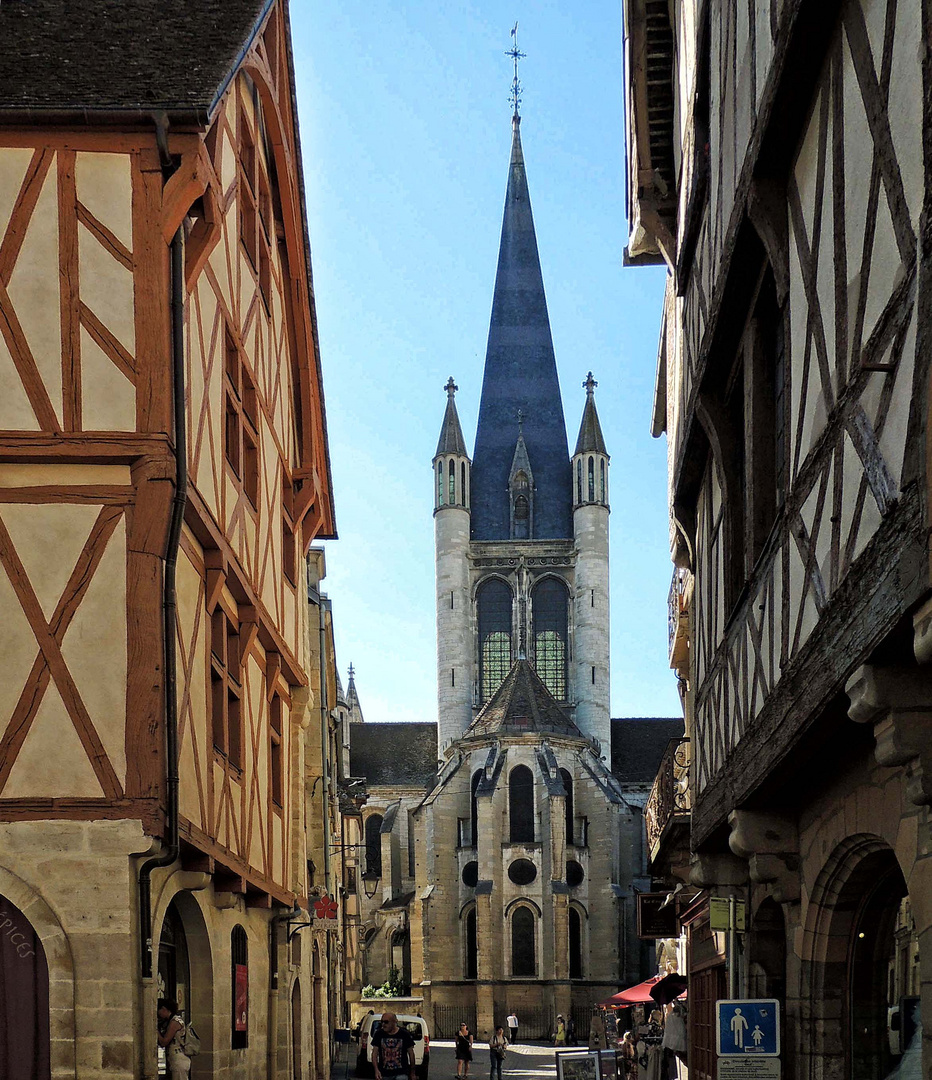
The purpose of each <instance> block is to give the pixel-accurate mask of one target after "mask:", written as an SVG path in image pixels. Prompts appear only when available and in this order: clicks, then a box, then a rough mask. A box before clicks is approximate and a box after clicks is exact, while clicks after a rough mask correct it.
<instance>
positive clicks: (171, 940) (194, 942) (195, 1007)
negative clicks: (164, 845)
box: [157, 890, 229, 1072]
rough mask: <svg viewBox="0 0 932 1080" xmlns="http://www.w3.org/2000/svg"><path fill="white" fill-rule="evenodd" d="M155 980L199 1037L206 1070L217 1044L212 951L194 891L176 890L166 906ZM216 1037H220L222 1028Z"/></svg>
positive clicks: (200, 1060) (201, 1064)
mask: <svg viewBox="0 0 932 1080" xmlns="http://www.w3.org/2000/svg"><path fill="white" fill-rule="evenodd" d="M157 982H158V996H159V997H162V996H165V997H171V998H174V999H175V1000H176V1001H177V1002H178V1005H179V1008H180V1009H181V1010H182V1012H183V1013H184V1016H185V1019H186V1020H189V1021H191V1022H192V1023H193V1024H194V1026H195V1027H196V1028H197V1033H198V1035H199V1036H200V1040H201V1051H200V1054H199V1055H198V1059H197V1060H198V1066H199V1068H200V1069H201V1070H202V1071H204V1072H208V1071H209V1069H210V1068H212V1063H213V1060H214V1056H213V1055H214V1050H215V1049H216V1047H217V1042H216V1038H215V1031H214V965H213V953H212V950H211V946H210V935H209V934H208V930H207V923H206V921H205V919H204V915H203V913H202V912H201V909H200V906H199V905H198V902H197V900H196V899H195V897H194V894H193V893H190V892H187V891H184V890H181V891H179V892H176V893H175V894H174V896H172V898H171V900H170V901H169V902H168V905H167V906H166V908H165V912H164V915H163V916H162V922H161V927H160V929H159V951H158V980H157ZM219 1036H220V1038H221V1039H222V1037H223V1033H222V1031H221V1032H220V1033H219ZM220 1045H221V1047H222V1042H221V1044H220ZM228 1045H229V1044H228ZM159 1057H160V1061H159V1067H160V1069H161V1068H163V1064H162V1061H161V1055H159Z"/></svg>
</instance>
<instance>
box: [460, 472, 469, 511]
mask: <svg viewBox="0 0 932 1080" xmlns="http://www.w3.org/2000/svg"><path fill="white" fill-rule="evenodd" d="M460 501H461V502H462V504H463V506H468V505H469V503H468V502H467V501H466V462H465V461H464V462H463V463H462V465H460Z"/></svg>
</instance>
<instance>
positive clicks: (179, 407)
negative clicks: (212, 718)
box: [139, 114, 188, 979]
mask: <svg viewBox="0 0 932 1080" xmlns="http://www.w3.org/2000/svg"><path fill="white" fill-rule="evenodd" d="M155 120H156V136H157V139H158V144H159V153H160V156H161V159H162V168H163V171H164V172H165V173H166V175H168V174H170V172H171V171H172V160H171V156H170V155H169V152H168V121H167V117H165V115H164V114H162V115H160V116H157V117H156V118H155ZM170 265H171V365H172V439H173V442H174V445H175V493H174V496H173V498H172V509H171V520H170V523H169V530H168V542H167V544H166V549H165V567H164V571H163V576H162V648H163V653H164V668H163V671H164V682H163V685H164V690H165V834H166V835H165V843H164V846H163V849H162V852H161V854H159V855H157V856H155V857H154V858H152V859H149V860H148V861H146V862H145V863H143V865H142V867H141V868H140V870H139V947H140V965H141V969H142V977H143V978H144V979H149V978H151V977H152V951H153V950H152V890H151V881H152V871H153V870H157V869H159V868H161V867H165V866H171V864H172V863H173V862H175V860H176V859H177V858H178V850H179V842H178V788H179V773H178V671H177V660H176V655H175V634H176V611H177V607H178V597H177V588H176V570H177V566H178V549H179V547H180V544H181V527H182V525H183V523H184V511H185V504H186V503H187V496H188V442H187V429H186V425H185V385H184V227H183V226H179V227H178V230H177V232H176V233H175V235H174V236H173V237H172V242H171V248H170Z"/></svg>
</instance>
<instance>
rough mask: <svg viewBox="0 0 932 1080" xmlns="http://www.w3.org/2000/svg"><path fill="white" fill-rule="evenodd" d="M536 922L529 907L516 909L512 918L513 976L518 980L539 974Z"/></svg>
mask: <svg viewBox="0 0 932 1080" xmlns="http://www.w3.org/2000/svg"><path fill="white" fill-rule="evenodd" d="M535 922H536V920H535V918H534V912H533V911H531V909H530V908H527V907H518V908H515V911H514V914H513V915H512V916H511V974H512V976H513V977H514V978H516V979H521V978H528V977H531V978H533V977H534V976H535V975H536V974H537V957H536V955H535V953H536V951H537V950H536V948H535V945H536V941H535V938H536V936H537V935H536V926H535Z"/></svg>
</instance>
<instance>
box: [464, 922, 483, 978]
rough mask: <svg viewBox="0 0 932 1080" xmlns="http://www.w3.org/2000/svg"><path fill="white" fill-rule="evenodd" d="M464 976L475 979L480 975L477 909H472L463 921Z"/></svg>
mask: <svg viewBox="0 0 932 1080" xmlns="http://www.w3.org/2000/svg"><path fill="white" fill-rule="evenodd" d="M463 939H464V940H463V953H464V955H463V976H464V978H467V979H475V978H477V977H478V975H479V939H478V937H477V935H476V909H475V908H474V907H471V908H470V909H469V911H467V912H466V917H465V918H464V919H463Z"/></svg>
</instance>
